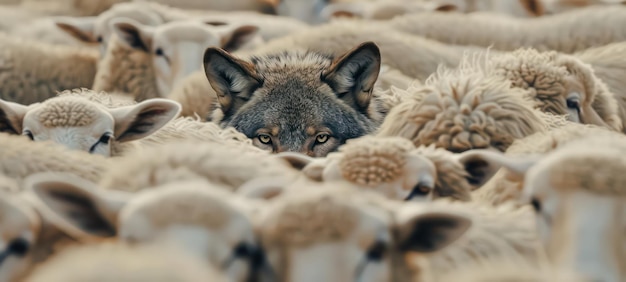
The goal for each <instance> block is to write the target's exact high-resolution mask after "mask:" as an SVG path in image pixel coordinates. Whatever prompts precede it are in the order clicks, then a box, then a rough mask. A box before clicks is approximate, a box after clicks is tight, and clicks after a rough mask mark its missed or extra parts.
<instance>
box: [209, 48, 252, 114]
mask: <svg viewBox="0 0 626 282" xmlns="http://www.w3.org/2000/svg"><path fill="white" fill-rule="evenodd" d="M204 73H205V74H206V77H207V79H208V80H209V83H210V84H211V87H212V88H213V90H215V93H216V94H217V100H218V102H219V104H220V109H221V110H222V112H223V113H224V117H228V116H230V115H232V114H234V113H235V112H236V111H237V110H238V109H239V108H240V107H241V106H243V105H244V104H245V103H246V101H247V100H248V99H250V96H251V95H252V91H253V90H254V88H256V87H258V86H259V85H260V84H261V82H262V80H261V78H260V77H259V76H258V75H257V74H256V71H255V69H254V65H253V64H251V63H248V62H245V61H243V60H240V59H237V58H235V57H234V56H232V55H230V54H229V53H227V52H226V51H224V50H223V49H220V48H214V47H211V48H208V49H207V50H206V51H205V52H204Z"/></svg>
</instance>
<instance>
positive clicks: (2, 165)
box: [0, 133, 109, 184]
mask: <svg viewBox="0 0 626 282" xmlns="http://www.w3.org/2000/svg"><path fill="white" fill-rule="evenodd" d="M0 144H2V146H1V150H0V159H1V160H2V162H0V174H3V175H5V176H7V177H9V178H11V179H14V180H15V181H17V182H18V184H21V182H22V180H23V179H24V178H25V177H27V176H28V175H30V174H33V173H37V172H44V171H54V172H75V173H76V174H78V175H80V176H81V177H83V178H85V179H89V180H91V181H98V180H99V179H100V176H101V174H102V173H103V172H104V171H105V169H106V168H107V165H108V163H109V160H107V159H106V158H104V157H102V156H99V155H91V154H88V153H86V152H81V151H74V150H70V149H67V148H65V147H64V146H61V145H59V144H55V143H52V142H49V141H43V142H30V140H28V138H27V137H25V136H15V135H10V134H7V133H0Z"/></svg>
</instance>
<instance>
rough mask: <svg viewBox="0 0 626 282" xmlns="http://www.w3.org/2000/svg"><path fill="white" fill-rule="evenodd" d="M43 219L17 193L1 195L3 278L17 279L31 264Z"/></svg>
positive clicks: (0, 267)
mask: <svg viewBox="0 0 626 282" xmlns="http://www.w3.org/2000/svg"><path fill="white" fill-rule="evenodd" d="M39 229H40V220H39V217H38V215H37V213H36V212H35V211H34V210H33V209H31V208H30V205H28V204H27V203H25V202H24V201H22V200H21V199H18V198H17V196H16V195H8V194H4V193H2V195H1V197H0V281H17V280H19V279H18V278H20V277H21V276H22V275H24V274H25V272H26V271H27V270H28V269H29V268H30V265H31V262H32V256H33V254H32V251H33V246H34V244H35V242H36V240H37V235H38V234H39Z"/></svg>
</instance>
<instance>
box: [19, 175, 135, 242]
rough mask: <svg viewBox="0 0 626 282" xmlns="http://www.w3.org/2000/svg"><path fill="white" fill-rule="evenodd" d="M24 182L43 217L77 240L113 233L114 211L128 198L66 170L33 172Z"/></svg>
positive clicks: (116, 211)
mask: <svg viewBox="0 0 626 282" xmlns="http://www.w3.org/2000/svg"><path fill="white" fill-rule="evenodd" d="M24 183H25V184H24V185H25V187H26V189H28V190H29V192H31V193H32V194H33V195H34V197H35V202H36V206H37V210H38V211H39V212H40V213H41V214H42V216H43V217H44V218H45V220H46V221H48V222H50V223H51V224H52V225H54V226H56V227H57V228H59V229H60V230H62V231H63V232H65V233H67V234H68V235H69V236H71V237H73V238H75V239H77V240H81V241H93V240H100V239H103V238H108V237H113V236H115V234H116V230H115V227H114V222H115V219H116V217H117V214H118V213H119V211H120V210H121V209H122V207H124V206H125V205H126V203H127V202H128V201H129V199H130V197H131V196H130V194H128V193H123V192H115V191H103V190H98V187H97V186H96V184H95V183H93V182H90V181H88V180H85V179H82V178H80V177H78V176H75V175H72V174H69V173H59V172H44V173H37V174H33V175H30V176H28V177H27V178H26V179H25V182H24Z"/></svg>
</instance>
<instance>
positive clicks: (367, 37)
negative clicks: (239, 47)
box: [242, 20, 482, 81]
mask: <svg viewBox="0 0 626 282" xmlns="http://www.w3.org/2000/svg"><path fill="white" fill-rule="evenodd" d="M366 41H373V42H375V43H376V45H378V47H379V48H380V52H381V57H382V63H383V64H386V65H388V66H390V67H392V68H394V69H397V70H398V71H400V72H402V73H404V74H405V75H407V76H408V77H411V78H415V79H418V80H420V81H423V80H425V79H426V78H427V77H428V76H429V75H431V74H432V73H434V72H435V71H436V70H437V67H438V66H439V65H440V64H443V65H445V66H448V67H455V66H457V65H458V63H459V62H460V61H461V58H462V56H463V51H465V50H472V49H473V50H475V51H478V50H481V49H482V48H472V47H463V48H460V47H453V46H448V45H446V44H442V43H439V42H437V41H434V40H428V39H424V38H421V37H417V36H410V35H407V34H405V33H402V32H397V31H394V30H390V29H389V28H387V27H385V26H384V25H381V24H380V23H368V22H360V21H351V20H338V21H335V22H332V23H329V24H325V25H320V26H316V27H311V28H308V29H306V30H303V31H301V32H298V33H296V34H292V35H289V36H285V37H282V38H277V39H274V40H271V41H268V42H267V43H266V44H264V45H263V46H261V47H259V48H257V49H255V50H254V51H252V52H250V53H248V55H250V54H253V55H260V54H268V53H276V52H278V51H280V50H293V49H296V48H305V49H308V50H311V51H316V52H324V53H330V54H333V55H335V56H339V55H342V54H344V53H346V52H348V51H350V49H351V48H352V47H353V46H358V45H359V44H361V43H363V42H366ZM243 53H244V52H242V54H243ZM246 53H247V52H246ZM242 56H243V55H242Z"/></svg>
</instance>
